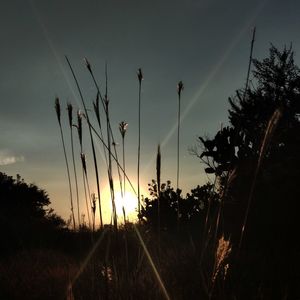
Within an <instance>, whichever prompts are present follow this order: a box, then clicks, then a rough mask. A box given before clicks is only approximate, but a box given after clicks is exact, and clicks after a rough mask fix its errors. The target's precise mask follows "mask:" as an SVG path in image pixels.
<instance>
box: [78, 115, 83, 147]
mask: <svg viewBox="0 0 300 300" xmlns="http://www.w3.org/2000/svg"><path fill="white" fill-rule="evenodd" d="M77 130H78V137H79V142H80V145H81V146H82V115H81V112H80V110H77Z"/></svg>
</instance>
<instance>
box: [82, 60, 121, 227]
mask: <svg viewBox="0 0 300 300" xmlns="http://www.w3.org/2000/svg"><path fill="white" fill-rule="evenodd" d="M85 61H86V66H87V69H88V71H89V73H90V74H91V76H92V79H93V82H94V85H95V87H96V89H97V92H98V95H99V97H100V99H101V101H102V105H103V109H104V112H105V116H106V127H107V146H108V180H109V187H110V193H111V201H112V215H113V218H112V219H113V221H114V222H113V223H114V226H115V228H116V229H117V211H116V204H115V192H114V182H113V175H112V164H111V144H113V146H114V150H115V156H116V157H117V151H116V148H115V141H114V138H113V134H112V130H111V125H110V119H109V99H108V93H107V90H108V76H107V64H105V95H104V98H103V97H102V94H101V91H100V88H99V85H98V83H97V81H96V78H95V76H94V73H93V71H92V67H91V65H90V63H89V62H88V60H87V59H85ZM98 103H99V101H98ZM97 114H98V116H97V119H98V118H99V120H100V112H99V104H98V107H97V113H96V115H97ZM111 139H112V142H113V143H111ZM102 140H103V135H102ZM103 145H104V144H103ZM118 174H119V180H120V186H121V192H122V183H121V173H120V170H119V167H118Z"/></svg>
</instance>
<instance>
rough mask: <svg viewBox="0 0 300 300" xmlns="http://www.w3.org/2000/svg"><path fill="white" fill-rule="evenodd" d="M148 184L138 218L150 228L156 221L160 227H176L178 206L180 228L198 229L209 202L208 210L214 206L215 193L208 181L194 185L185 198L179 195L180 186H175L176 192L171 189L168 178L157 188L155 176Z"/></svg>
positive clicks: (155, 225)
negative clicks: (147, 193)
mask: <svg viewBox="0 0 300 300" xmlns="http://www.w3.org/2000/svg"><path fill="white" fill-rule="evenodd" d="M148 186H149V193H150V198H145V199H144V200H143V205H142V208H141V213H140V214H139V219H140V221H141V222H142V223H143V224H145V225H147V226H149V227H150V228H152V229H154V230H156V229H157V228H158V224H159V223H160V228H161V230H163V231H173V230H176V229H177V221H178V207H179V210H180V214H179V221H180V229H189V230H193V229H195V230H196V231H197V232H198V233H199V229H200V227H201V226H203V225H204V222H205V218H206V214H207V211H208V206H209V202H210V204H211V210H210V213H211V214H213V213H214V212H215V208H216V207H217V202H218V194H217V193H216V192H214V191H213V185H212V184H210V183H207V184H205V185H203V186H197V187H196V188H195V189H192V190H191V193H188V194H187V195H186V197H185V198H184V197H183V196H182V195H181V190H178V193H177V192H176V191H174V188H173V187H172V186H171V182H170V181H167V183H162V184H161V186H160V190H159V189H158V185H157V182H156V181H155V180H152V182H151V183H149V184H148ZM178 195H179V197H178ZM158 205H159V214H158Z"/></svg>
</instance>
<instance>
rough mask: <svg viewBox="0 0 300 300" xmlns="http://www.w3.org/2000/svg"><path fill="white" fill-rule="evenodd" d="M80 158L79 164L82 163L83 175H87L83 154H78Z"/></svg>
mask: <svg viewBox="0 0 300 300" xmlns="http://www.w3.org/2000/svg"><path fill="white" fill-rule="evenodd" d="M80 157H81V162H82V167H83V170H84V173H85V174H86V173H87V170H86V159H85V154H84V153H81V154H80Z"/></svg>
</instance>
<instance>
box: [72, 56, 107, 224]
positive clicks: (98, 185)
mask: <svg viewBox="0 0 300 300" xmlns="http://www.w3.org/2000/svg"><path fill="white" fill-rule="evenodd" d="M66 60H67V63H68V65H69V68H70V70H71V73H72V76H73V78H74V81H75V83H76V86H77V90H78V92H79V95H80V99H81V102H82V105H83V108H84V113H85V118H86V120H87V124H88V128H89V135H90V140H91V146H92V152H93V161H94V168H95V175H96V185H97V194H98V202H99V217H100V228H101V229H102V228H103V218H102V208H101V194H100V184H99V172H98V164H97V156H96V150H95V145H94V139H93V135H92V129H91V123H90V119H89V114H88V110H87V108H86V104H85V101H84V98H83V95H82V92H81V88H80V86H79V83H78V80H77V77H76V75H75V73H74V70H73V68H72V65H71V63H70V61H69V59H68V57H67V56H66ZM86 67H87V68H88V70H91V65H90V64H89V62H88V61H87V60H86Z"/></svg>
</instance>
